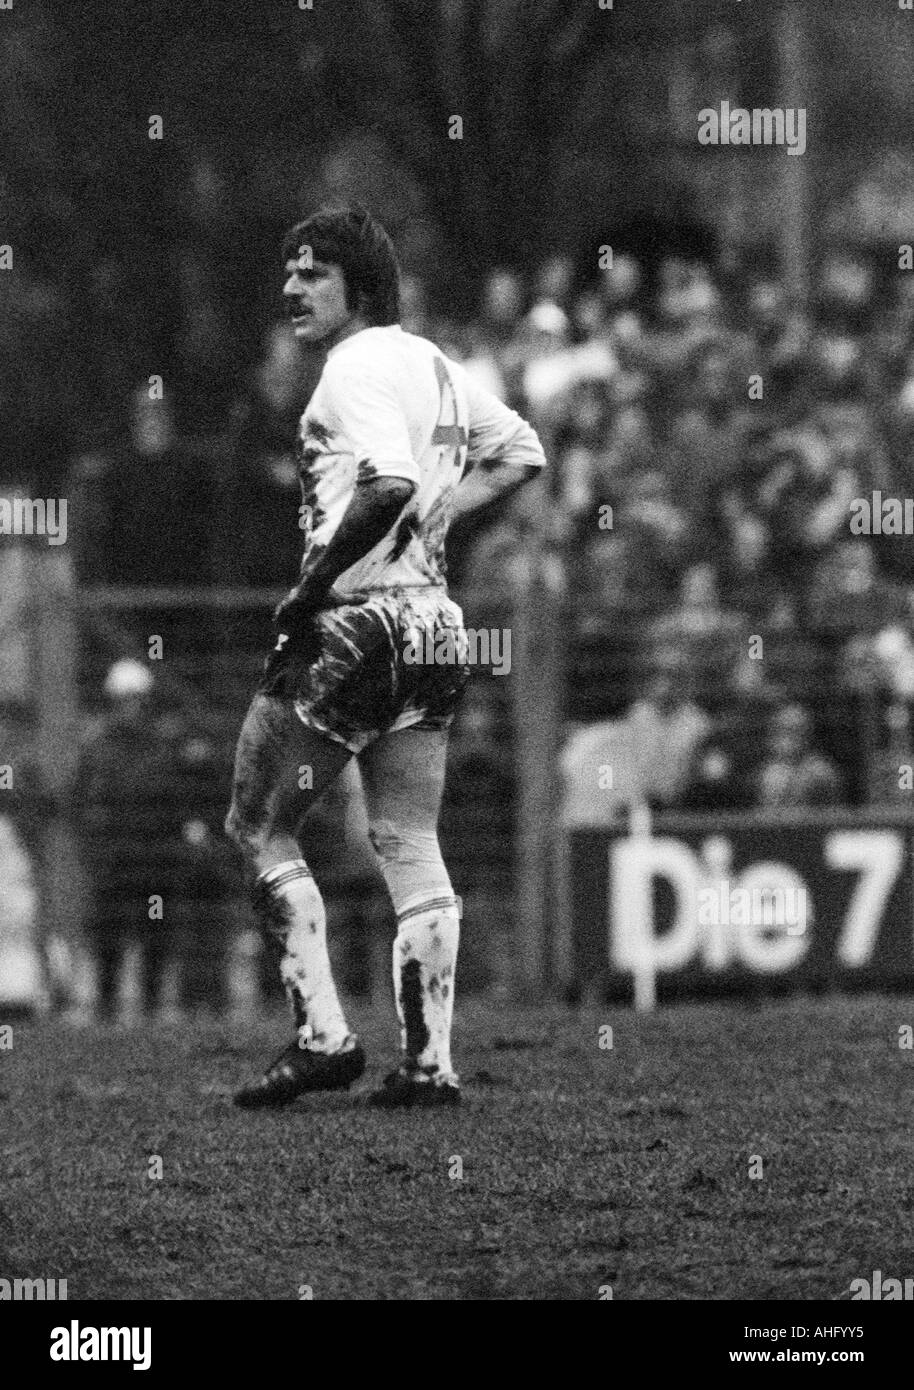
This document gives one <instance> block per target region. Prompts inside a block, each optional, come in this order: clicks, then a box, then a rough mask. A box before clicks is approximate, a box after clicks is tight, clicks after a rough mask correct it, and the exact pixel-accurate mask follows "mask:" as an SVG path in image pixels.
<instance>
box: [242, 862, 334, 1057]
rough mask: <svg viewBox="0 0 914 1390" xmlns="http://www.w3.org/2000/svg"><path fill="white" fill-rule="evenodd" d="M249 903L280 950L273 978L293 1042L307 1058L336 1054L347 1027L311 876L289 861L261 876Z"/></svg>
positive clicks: (321, 907)
mask: <svg viewBox="0 0 914 1390" xmlns="http://www.w3.org/2000/svg"><path fill="white" fill-rule="evenodd" d="M254 891H255V903H256V905H257V907H258V909H259V910H260V911H262V912H263V913H264V916H265V918H266V923H267V927H268V929H269V931H270V934H271V936H273V938H274V939H275V940H277V941H278V942H279V943H280V945H281V946H282V948H283V957H282V961H281V962H280V967H279V973H280V976H281V978H282V982H283V985H284V986H285V991H286V997H287V998H288V1000H289V1004H290V1005H291V1008H292V1015H293V1017H294V1019H295V1026H296V1028H297V1029H298V1035H299V1041H300V1042H301V1043H302V1045H303V1046H307V1047H309V1048H311V1050H312V1051H313V1052H338V1051H339V1050H340V1048H341V1047H342V1045H343V1043H345V1042H346V1040H347V1038H348V1037H349V1027H348V1025H347V1023H346V1017H345V1015H344V1013H343V1008H342V1005H341V1004H340V1001H339V998H338V997H337V992H336V985H335V984H334V983H333V974H332V972H331V970H330V957H329V956H328V954H327V916H326V913H325V911H324V901H323V899H322V897H321V895H320V892H319V890H318V887H317V884H316V883H315V882H314V878H313V876H312V874H311V870H310V869H309V868H308V866H307V864H306V863H305V861H304V860H303V859H290V860H287V861H286V863H284V864H277V865H276V866H275V867H274V868H272V869H267V871H266V872H265V873H262V874H261V875H260V877H259V878H258V880H257V883H256V885H255V890H254Z"/></svg>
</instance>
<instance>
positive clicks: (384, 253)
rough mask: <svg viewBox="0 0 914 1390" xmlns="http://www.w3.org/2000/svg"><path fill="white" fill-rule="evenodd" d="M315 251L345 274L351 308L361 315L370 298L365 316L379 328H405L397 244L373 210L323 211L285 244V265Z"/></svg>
mask: <svg viewBox="0 0 914 1390" xmlns="http://www.w3.org/2000/svg"><path fill="white" fill-rule="evenodd" d="M301 246H310V248H311V254H312V256H313V258H314V260H316V261H329V262H330V263H331V264H333V265H338V266H339V267H340V269H341V271H342V272H343V282H344V284H345V286H346V304H347V307H348V308H350V309H356V308H357V307H358V305H359V298H360V296H364V312H365V317H366V318H367V320H368V322H369V323H370V324H372V325H373V326H376V327H382V326H383V325H384V324H389V323H399V322H400V267H399V265H398V264H397V253H396V251H395V250H394V246H393V242H392V241H391V239H390V237H389V236H388V235H387V233H386V232H385V230H384V228H383V227H382V226H381V224H380V222H376V221H375V220H374V218H373V217H372V215H371V213H370V212H369V211H368V209H367V208H364V207H362V206H361V204H359V203H350V204H348V205H347V206H346V207H342V208H331V207H323V208H319V209H318V210H317V212H313V213H312V214H311V216H310V217H306V218H304V220H303V221H301V222H296V224H295V226H294V227H291V228H290V229H289V231H288V232H287V233H286V235H285V238H284V240H283V244H282V259H283V264H285V262H286V261H288V260H292V259H294V258H295V257H297V255H298V250H299V247H301Z"/></svg>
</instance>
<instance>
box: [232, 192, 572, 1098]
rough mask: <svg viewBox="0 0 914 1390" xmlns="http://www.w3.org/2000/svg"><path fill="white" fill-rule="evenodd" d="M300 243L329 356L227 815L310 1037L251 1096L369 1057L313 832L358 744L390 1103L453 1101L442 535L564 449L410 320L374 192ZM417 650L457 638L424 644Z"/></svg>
mask: <svg viewBox="0 0 914 1390" xmlns="http://www.w3.org/2000/svg"><path fill="white" fill-rule="evenodd" d="M282 259H283V264H284V274H285V284H284V288H283V295H284V299H285V303H286V306H287V309H288V313H289V315H290V317H291V321H292V324H293V326H294V331H295V334H296V337H297V338H298V340H299V342H300V343H301V344H302V345H303V346H305V347H307V348H311V349H315V350H317V351H318V352H319V354H320V359H321V361H322V363H323V368H322V372H321V376H320V380H319V381H318V384H317V387H316V389H315V391H314V394H313V396H312V398H311V401H310V403H309V405H308V407H307V409H306V410H305V413H304V415H303V416H302V420H301V425H300V430H299V465H300V477H301V488H302V508H301V522H302V524H303V527H304V528H305V529H306V536H305V548H304V557H303V560H302V564H301V571H300V574H299V578H298V582H297V583H296V585H295V587H294V588H293V589H292V590H291V592H290V593H289V595H288V596H287V597H286V598H285V599H284V600H283V602H282V603H281V604H280V605H279V607H278V608H277V610H276V614H275V626H276V629H277V642H276V646H275V649H274V650H273V652H272V654H271V656H270V657H269V658H268V660H267V663H266V666H265V672H264V676H263V679H262V682H261V685H260V687H259V689H258V691H257V693H256V694H255V696H254V699H253V701H252V703H251V706H250V708H249V710H248V713H247V716H246V719H245V721H244V725H243V727H242V730H241V734H240V737H239V741H238V749H237V753H236V761H235V775H234V784H233V789H232V803H231V808H230V810H229V814H228V817H227V820H226V830H227V833H228V834H229V835H230V837H231V838H232V839H233V840H234V842H235V843H236V844H237V845H238V846H239V847H240V849H241V850H242V852H243V853H244V855H245V857H246V859H247V861H248V864H249V866H250V868H251V870H252V871H253V873H254V874H255V875H256V884H255V891H254V900H255V904H256V906H257V908H258V910H259V911H260V912H261V913H262V914H263V917H264V919H265V924H266V926H267V928H268V930H269V931H270V932H271V933H272V934H273V936H274V937H275V938H276V939H277V940H278V942H279V943H280V946H281V950H282V961H281V967H280V968H281V974H282V979H283V983H284V986H285V989H286V993H287V995H288V998H289V1001H290V1004H291V1008H292V1013H293V1018H294V1026H295V1036H294V1038H293V1040H292V1042H291V1043H290V1044H289V1046H288V1047H286V1048H285V1049H284V1050H283V1052H282V1053H281V1054H280V1056H279V1057H278V1058H277V1059H276V1061H275V1062H274V1063H273V1064H272V1065H271V1066H270V1067H268V1068H267V1070H266V1072H265V1073H264V1074H263V1075H262V1076H261V1077H260V1078H259V1079H258V1080H257V1081H255V1082H254V1083H253V1084H252V1085H250V1086H247V1087H245V1088H244V1089H242V1090H241V1091H239V1092H238V1093H237V1095H236V1097H235V1099H236V1102H237V1104H239V1105H241V1106H244V1107H248V1108H252V1107H256V1106H270V1105H283V1104H285V1103H287V1102H288V1101H291V1100H292V1099H294V1098H295V1097H296V1096H298V1095H299V1094H301V1093H303V1092H306V1091H319V1090H334V1089H342V1088H346V1087H348V1086H350V1085H351V1084H352V1083H353V1082H354V1081H355V1080H356V1079H357V1078H358V1077H359V1076H360V1075H361V1074H362V1072H363V1070H364V1068H365V1055H364V1052H363V1049H362V1047H361V1045H360V1043H359V1041H358V1039H357V1037H356V1036H355V1034H354V1033H353V1032H352V1030H351V1029H350V1027H349V1024H348V1022H347V1020H346V1017H345V1014H344V1012H343V1007H342V1005H341V1003H340V1000H339V997H338V995H337V991H336V987H335V984H334V980H333V976H332V974H331V970H330V961H329V958H328V954H327V942H326V920H325V913H324V904H323V901H322V899H321V894H320V892H319V890H318V887H317V884H316V883H315V881H314V878H313V876H312V874H311V872H310V870H309V868H308V865H307V863H306V862H305V861H304V859H303V858H302V857H301V850H300V847H299V845H298V842H297V839H296V829H297V827H298V825H299V822H300V821H301V818H302V816H303V815H304V814H305V812H306V811H307V810H308V807H309V806H310V805H311V804H312V803H313V801H315V800H316V799H317V798H318V797H319V796H320V795H321V793H322V792H323V791H324V790H325V788H326V787H327V786H328V785H329V784H330V782H331V781H332V780H333V779H334V778H336V777H337V776H338V775H339V773H340V771H341V770H342V768H343V767H344V766H345V764H346V763H347V762H348V760H349V759H350V758H352V757H356V758H357V759H358V762H359V767H360V771H361V775H362V781H363V784H364V788H365V798H366V806H367V811H368V821H369V833H370V838H371V843H372V845H373V848H374V851H375V853H376V855H377V859H378V863H379V866H380V869H381V872H382V874H383V875H384V879H385V881H386V883H387V887H388V889H389V891H390V895H391V898H392V900H393V905H394V909H395V911H396V915H397V920H398V923H399V927H398V931H397V935H396V939H395V941H394V947H393V974H394V990H395V997H396V1007H397V1013H398V1016H399V1020H400V1043H401V1061H400V1065H399V1066H398V1067H397V1069H396V1070H395V1071H393V1072H392V1073H391V1074H390V1075H389V1076H388V1077H387V1078H386V1080H385V1082H384V1084H383V1086H382V1087H381V1088H380V1090H379V1091H376V1092H375V1093H374V1094H373V1096H372V1101H373V1102H374V1103H375V1104H378V1105H381V1106H399V1105H422V1106H424V1105H453V1104H456V1103H457V1102H458V1101H459V1099H460V1089H459V1083H458V1078H457V1076H456V1075H455V1072H454V1068H453V1064H452V1060H451V1018H452V1014H453V1007H454V973H455V966H456V960H457V943H458V936H459V915H458V906H457V900H456V899H455V896H454V892H453V889H452V887H451V881H450V879H449V877H448V872H447V869H446V868H445V865H444V862H443V860H442V857H441V851H440V849H439V846H438V838H437V821H438V810H439V803H440V799H441V792H442V785H443V782H444V769H445V753H446V747H447V736H448V729H449V726H450V724H451V721H452V718H453V715H454V711H455V707H456V703H457V700H458V697H459V695H460V693H461V690H462V688H463V686H464V683H465V681H466V679H467V676H468V667H467V665H466V663H465V656H466V634H465V632H464V630H463V626H462V624H463V616H462V614H461V611H460V609H459V608H458V607H457V605H456V604H455V603H453V602H452V601H451V600H450V598H449V597H448V594H447V588H446V584H445V577H444V575H445V564H444V539H445V534H446V532H447V529H448V526H449V524H450V523H451V522H452V521H453V520H454V519H455V518H456V517H458V516H463V515H466V514H467V513H469V512H472V511H473V510H475V509H476V508H478V507H481V506H484V505H486V504H487V503H488V502H490V501H491V500H492V499H493V498H494V497H496V496H499V495H503V494H505V493H506V492H508V491H510V490H512V489H514V488H516V487H518V486H519V485H521V484H522V483H523V482H524V481H525V480H527V479H528V478H530V477H532V476H534V475H535V474H536V473H537V472H538V471H539V469H540V468H541V467H542V466H543V464H544V462H545V459H544V456H543V451H542V448H541V446H540V443H539V440H538V438H537V436H536V433H535V432H534V430H533V429H532V428H531V427H530V425H528V424H527V423H526V422H525V421H524V420H522V419H521V417H520V416H519V415H517V414H516V413H515V412H514V411H512V410H509V409H508V407H507V406H505V405H504V404H503V403H502V402H501V401H499V400H498V399H497V398H496V397H494V396H492V395H490V394H488V393H487V392H486V391H484V390H483V389H481V388H480V387H479V386H478V385H476V384H474V382H473V381H472V380H471V379H470V377H469V376H468V375H467V373H466V372H465V371H464V369H463V368H462V367H461V366H460V364H459V363H457V362H453V361H451V360H449V359H448V358H446V357H445V356H444V355H443V354H442V353H441V352H440V351H439V350H438V348H437V347H436V346H435V345H434V344H433V343H431V342H429V341H428V340H427V339H425V338H420V337H416V336H414V335H412V334H410V333H407V332H404V330H403V329H402V328H401V327H400V325H399V317H400V311H399V271H398V265H397V258H396V254H395V252H394V248H393V245H392V243H391V241H390V239H389V237H388V236H387V233H386V232H385V231H384V229H383V228H382V227H381V226H380V225H379V224H378V223H377V222H376V221H375V220H374V219H373V218H372V217H371V215H370V214H369V213H368V212H367V211H365V210H364V209H362V208H360V207H357V206H350V207H346V208H343V209H340V210H334V209H321V210H320V211H318V212H316V213H314V214H313V215H312V216H311V217H309V218H307V219H306V220H305V221H303V222H300V223H298V224H297V225H296V226H294V227H293V228H292V229H291V231H290V232H289V233H288V235H287V237H286V239H285V242H284V245H283V250H282ZM429 635H430V637H429ZM417 650H418V651H419V652H420V653H421V652H422V651H425V652H426V653H428V652H429V651H432V652H441V651H448V652H450V653H452V656H451V659H450V660H447V661H444V662H440V663H439V662H437V661H434V662H423V661H421V660H418V661H417V660H416V652H417ZM453 654H456V659H454V655H453Z"/></svg>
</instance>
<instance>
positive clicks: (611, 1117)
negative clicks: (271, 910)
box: [0, 996, 914, 1299]
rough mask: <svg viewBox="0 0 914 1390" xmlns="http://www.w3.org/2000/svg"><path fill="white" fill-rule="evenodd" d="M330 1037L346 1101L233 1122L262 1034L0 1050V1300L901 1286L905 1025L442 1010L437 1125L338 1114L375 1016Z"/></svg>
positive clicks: (338, 1098)
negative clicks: (451, 1106) (449, 1046)
mask: <svg viewBox="0 0 914 1390" xmlns="http://www.w3.org/2000/svg"><path fill="white" fill-rule="evenodd" d="M350 1017H351V1019H352V1022H353V1024H354V1025H355V1026H357V1027H358V1028H359V1029H360V1032H361V1034H362V1036H363V1039H364V1041H365V1043H366V1046H367V1047H368V1049H369V1054H370V1067H369V1072H368V1074H366V1077H365V1078H364V1079H363V1081H362V1082H361V1083H360V1084H359V1086H358V1087H357V1088H356V1089H354V1090H353V1091H352V1092H350V1093H349V1094H348V1095H345V1094H340V1095H328V1096H317V1097H313V1098H311V1099H304V1100H301V1101H299V1102H297V1103H296V1104H295V1105H294V1106H293V1107H292V1108H291V1109H288V1110H286V1111H282V1112H269V1113H260V1114H257V1113H255V1114H250V1113H243V1112H240V1111H237V1110H235V1109H234V1108H233V1107H232V1105H231V1101H230V1096H231V1092H232V1090H233V1088H234V1087H235V1086H236V1085H238V1084H239V1083H240V1082H242V1081H243V1080H247V1079H248V1078H249V1077H250V1076H251V1075H253V1074H255V1073H256V1072H257V1071H258V1070H259V1069H260V1068H261V1066H262V1065H263V1064H264V1063H265V1062H267V1061H269V1060H270V1059H271V1057H272V1055H273V1054H274V1053H275V1052H276V1051H278V1049H279V1047H280V1046H281V1045H282V1044H283V1042H284V1041H285V1037H286V1024H285V1020H284V1019H282V1018H280V1017H277V1018H275V1019H272V1020H269V1021H264V1022H262V1023H258V1024H257V1025H255V1026H252V1025H250V1024H247V1025H233V1026H229V1025H228V1024H216V1023H208V1024H198V1023H194V1024H182V1025H174V1026H166V1025H162V1026H156V1027H150V1028H138V1029H132V1030H128V1029H123V1028H107V1029H102V1028H94V1029H88V1030H85V1029H84V1030H76V1029H74V1028H70V1027H67V1026H66V1025H64V1024H62V1023H52V1024H47V1023H23V1024H16V1025H14V1035H13V1037H14V1045H13V1048H12V1050H11V1051H0V1161H2V1185H0V1277H4V1278H13V1277H40V1276H43V1277H45V1278H50V1277H57V1278H65V1279H67V1281H68V1292H69V1297H70V1298H71V1299H78V1298H89V1299H112V1298H128V1299H132V1298H140V1297H149V1298H154V1299H298V1298H301V1297H303V1296H304V1297H307V1296H309V1290H310V1296H313V1297H314V1298H315V1299H445V1298H449V1299H501V1298H507V1299H532V1298H543V1299H597V1298H599V1297H600V1296H601V1293H600V1291H601V1288H603V1289H604V1290H605V1287H606V1286H607V1285H609V1286H611V1288H612V1296H613V1298H614V1299H651V1298H661V1299H728V1298H749V1299H777V1298H789V1299H808V1298H826V1299H841V1298H842V1297H843V1298H844V1299H847V1298H848V1297H849V1295H848V1288H849V1285H850V1282H851V1280H852V1279H854V1278H857V1277H861V1276H862V1277H869V1276H870V1275H871V1273H872V1271H874V1270H876V1269H880V1270H882V1271H883V1274H884V1275H885V1276H888V1275H894V1276H896V1277H904V1276H906V1275H908V1276H910V1275H911V1274H914V1220H912V1212H914V1167H912V1164H911V1142H912V1133H911V1131H912V1117H914V1105H912V1095H914V1051H912V1050H910V1049H907V1048H904V1047H902V1046H900V1043H901V1042H903V1041H904V1039H905V1034H904V1032H903V1031H902V1032H900V1031H899V1030H904V1029H905V1027H906V1026H909V1025H910V1026H914V1000H912V999H904V998H893V999H884V998H877V997H872V996H866V997H860V996H858V997H855V998H830V999H812V1000H811V999H796V1000H791V1001H789V1002H786V1003H785V1002H779V1003H768V1004H764V1005H762V1006H760V1007H751V1008H750V1007H748V1006H746V1005H742V1006H739V1005H733V1004H721V1005H715V1006H709V1005H701V1006H679V1007H674V1008H665V1009H663V1010H661V1011H660V1012H658V1013H656V1014H654V1015H653V1016H651V1017H649V1018H637V1017H636V1016H635V1015H634V1014H633V1013H631V1012H630V1011H628V1010H622V1009H609V1008H607V1009H604V1010H602V1011H600V1012H599V1013H597V1012H582V1013H574V1012H570V1011H568V1010H565V1009H561V1008H558V1007H549V1008H544V1009H530V1008H516V1007H505V1006H495V1005H485V1004H483V1003H478V1002H474V1001H467V1002H465V1003H464V1005H463V1007H462V1008H459V1009H458V1017H457V1027H456V1059H457V1064H458V1068H459V1070H460V1072H461V1076H462V1079H463V1082H464V1086H465V1093H466V1098H467V1103H466V1105H465V1107H464V1108H463V1109H462V1110H459V1111H454V1112H451V1111H441V1112H429V1113H415V1114H411V1113H401V1114H397V1113H395V1112H394V1113H384V1112H381V1113H376V1112H374V1111H371V1110H369V1109H368V1108H367V1107H366V1105H365V1093H366V1091H367V1090H368V1089H369V1088H370V1087H371V1086H373V1085H374V1084H376V1083H377V1081H378V1080H379V1078H380V1076H381V1075H382V1073H383V1072H384V1071H385V1070H386V1069H388V1068H389V1066H390V1065H391V1064H392V1062H393V1060H394V1036H395V1035H394V1027H393V1019H392V1007H384V1008H380V1007H375V1008H367V1007H365V1006H364V1005H360V1004H355V1005H353V1007H352V1008H351V1010H350ZM0 1022H2V1020H0ZM605 1024H610V1025H611V1027H612V1030H613V1033H612V1044H613V1045H612V1047H611V1048H607V1047H605V1046H604V1047H601V1046H600V1038H601V1034H600V1029H601V1026H602V1025H605ZM603 1040H604V1043H605V1042H606V1041H608V1037H607V1035H606V1034H604V1035H603ZM156 1156H158V1157H159V1158H160V1159H161V1171H162V1176H161V1178H157V1177H155V1176H150V1173H154V1172H156V1171H158V1165H157V1164H156V1163H155V1162H154V1159H155V1157H156ZM759 1160H760V1161H761V1166H759ZM750 1171H754V1172H755V1173H756V1174H757V1175H758V1174H761V1176H756V1177H751V1176H750ZM603 1296H604V1297H605V1296H606V1295H605V1293H604V1295H603Z"/></svg>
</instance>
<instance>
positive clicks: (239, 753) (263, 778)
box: [228, 695, 352, 830]
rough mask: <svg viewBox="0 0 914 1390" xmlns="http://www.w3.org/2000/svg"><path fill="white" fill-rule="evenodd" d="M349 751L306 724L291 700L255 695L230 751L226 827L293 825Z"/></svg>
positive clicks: (331, 778) (347, 756)
mask: <svg viewBox="0 0 914 1390" xmlns="http://www.w3.org/2000/svg"><path fill="white" fill-rule="evenodd" d="M351 756H352V754H351V753H350V752H349V750H348V748H344V747H343V746H342V744H339V743H335V742H334V741H333V740H332V739H329V738H327V737H326V736H325V735H324V734H318V733H316V732H314V731H313V730H311V729H307V728H306V727H305V726H304V724H303V723H302V722H301V720H300V719H299V717H298V715H297V714H296V713H295V709H294V706H293V704H292V701H291V700H286V699H279V698H277V697H276V696H273V695H255V696H254V699H253V700H252V701H251V705H250V708H249V709H248V712H247V715H246V717H245V720H244V724H243V725H242V728H241V733H240V735H239V737H238V747H237V749H236V751H235V773H234V778H233V781H232V805H231V809H230V811H229V816H228V821H229V823H230V828H232V829H236V830H237V829H239V828H245V827H260V826H264V825H267V824H270V825H282V826H283V827H285V828H288V829H290V830H291V829H294V827H295V826H296V825H297V824H298V821H299V820H300V819H301V817H302V816H303V815H304V814H305V812H306V811H307V810H308V808H309V807H310V806H311V805H313V803H314V802H315V801H316V800H317V799H318V797H319V796H321V794H322V793H323V792H324V791H325V790H326V788H327V787H328V786H329V785H330V783H331V782H332V781H333V779H334V778H335V777H336V776H337V775H338V774H339V772H340V771H341V769H342V768H343V767H344V766H345V765H346V763H347V762H348V761H349V759H350V758H351Z"/></svg>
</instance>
